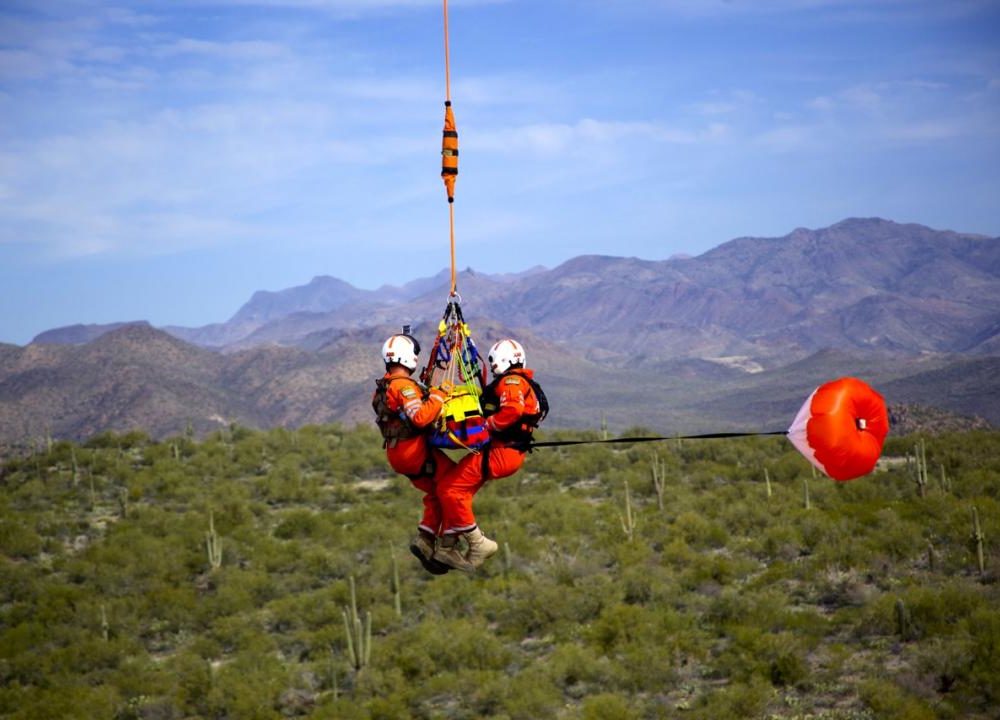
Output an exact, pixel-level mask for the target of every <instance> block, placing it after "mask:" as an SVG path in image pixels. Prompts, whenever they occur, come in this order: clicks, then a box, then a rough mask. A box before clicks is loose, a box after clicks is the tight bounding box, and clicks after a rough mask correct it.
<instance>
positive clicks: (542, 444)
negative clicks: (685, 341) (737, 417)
mask: <svg viewBox="0 0 1000 720" xmlns="http://www.w3.org/2000/svg"><path fill="white" fill-rule="evenodd" d="M787 434H788V431H787V430H773V431H771V432H749V433H741V432H726V433H705V434H703V435H672V436H670V437H666V436H656V437H648V436H647V437H625V438H610V439H608V440H550V441H549V442H532V443H531V444H530V445H529V446H528V447H529V448H530V449H532V450H533V449H534V448H539V447H560V446H563V445H602V444H604V443H638V442H658V441H661V440H717V439H720V438H738V437H761V436H769V435H787Z"/></svg>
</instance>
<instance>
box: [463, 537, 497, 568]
mask: <svg viewBox="0 0 1000 720" xmlns="http://www.w3.org/2000/svg"><path fill="white" fill-rule="evenodd" d="M465 539H466V541H468V543H469V551H468V552H467V553H465V559H466V560H468V561H469V562H470V563H471V564H472V567H475V568H478V567H480V566H481V565H482V564H483V563H484V562H486V561H487V560H488V559H489V558H491V557H493V555H495V554H496V551H497V548H499V545H497V544H496V543H495V542H493V541H492V540H490V539H489V538H488V537H486V536H485V535H483V531H482V530H480V529H479V528H478V527H477V528H475V529H473V530H470V531H469V532H467V533H465Z"/></svg>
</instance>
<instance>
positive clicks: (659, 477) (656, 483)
mask: <svg viewBox="0 0 1000 720" xmlns="http://www.w3.org/2000/svg"><path fill="white" fill-rule="evenodd" d="M666 476H667V467H666V463H664V462H663V461H662V460H661V459H660V456H659V454H657V453H653V489H654V490H655V491H656V507H657V508H658V509H659V510H660V512H663V488H664V485H665V483H666Z"/></svg>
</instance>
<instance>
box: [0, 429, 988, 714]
mask: <svg viewBox="0 0 1000 720" xmlns="http://www.w3.org/2000/svg"><path fill="white" fill-rule="evenodd" d="M636 432H641V431H639V430H637V429H634V428H633V429H630V430H628V431H627V432H626V433H625V435H628V436H632V435H635V434H636ZM554 437H556V436H554V435H553V434H549V435H548V436H547V437H546V439H553V438H554ZM563 437H581V434H580V433H576V434H573V435H570V434H566V435H563ZM593 437H595V438H596V437H597V434H596V433H595V434H594V435H593ZM476 509H477V514H478V515H479V518H480V521H481V523H482V525H483V528H484V530H485V531H486V532H487V533H488V534H489V535H490V536H492V537H495V538H496V539H497V540H498V541H499V542H500V543H501V552H500V553H498V555H497V556H495V557H494V558H493V559H492V560H490V562H489V563H488V564H487V566H486V567H485V568H484V569H483V570H482V571H481V572H480V573H479V574H477V575H475V576H471V577H470V576H466V575H461V574H458V573H454V572H452V573H449V574H448V575H446V576H441V577H432V576H430V575H427V574H426V573H424V572H423V570H422V569H421V568H420V566H419V565H418V564H417V563H416V561H415V560H414V559H413V558H412V557H411V556H410V555H409V553H408V552H407V550H406V545H407V541H408V538H409V536H410V534H411V533H412V531H413V530H414V525H415V522H416V520H417V518H418V513H419V495H418V493H416V491H414V490H412V489H411V488H410V487H409V485H408V483H407V482H406V480H405V479H403V478H400V477H397V476H394V475H393V474H391V472H390V471H389V470H388V467H387V465H386V463H385V460H384V457H383V453H382V450H381V443H380V440H379V438H378V437H377V435H376V433H375V431H374V429H369V428H366V427H359V428H345V427H341V426H337V425H329V426H309V427H305V428H302V429H300V430H296V431H287V430H281V429H275V430H270V431H267V432H259V431H251V430H247V429H244V428H240V427H232V428H229V429H228V430H226V431H223V432H218V433H215V434H213V435H211V436H209V437H207V438H205V439H203V440H195V439H194V438H192V437H189V436H177V437H171V438H166V439H164V440H161V441H153V440H151V439H150V438H149V437H147V436H146V435H145V434H143V433H141V432H132V433H127V434H104V435H99V436H97V437H94V438H92V439H91V440H90V441H88V442H86V443H82V444H72V443H69V442H58V441H57V442H52V443H50V444H45V445H43V446H41V447H39V448H38V449H37V450H36V451H35V452H32V453H30V454H26V455H23V456H21V457H17V458H11V459H8V460H6V461H5V463H4V465H3V466H2V469H0V716H3V717H9V718H18V719H20V720H28V719H38V720H49V719H51V718H86V719H88V720H89V719H91V718H115V719H117V720H126V719H133V718H135V719H137V718H144V719H148V720H173V719H178V720H179V719H180V718H218V719H222V718H233V719H236V718H239V719H241V720H242V719H244V718H246V719H254V718H256V719H260V720H265V719H270V718H275V719H277V718H297V717H301V718H331V717H336V718H373V719H374V718H409V717H413V718H428V719H429V718H454V719H459V718H468V719H470V720H471V719H473V718H506V719H509V720H536V719H538V718H550V717H551V718H585V719H591V718H592V719H595V720H596V719H598V718H600V719H601V720H614V719H615V718H692V719H705V720H708V719H710V718H729V717H745V718H829V719H833V718H843V719H844V720H847V719H848V718H850V719H862V718H899V719H903V718H907V719H918V720H919V719H920V718H928V719H930V718H992V717H995V716H996V713H997V708H998V707H1000V584H997V582H996V580H997V577H998V573H1000V561H998V552H997V549H998V539H1000V433H998V432H995V431H979V432H964V433H952V434H945V435H941V436H905V437H890V439H889V441H888V443H887V446H886V453H885V460H884V462H883V464H882V466H881V467H880V469H879V471H877V472H876V473H874V474H872V475H870V476H868V477H865V478H862V479H859V480H856V481H854V482H851V483H846V484H836V483H833V482H831V481H829V480H827V479H825V478H823V477H816V475H815V474H814V473H813V472H812V471H811V469H810V466H809V465H808V464H807V463H806V462H805V461H804V460H803V459H802V458H801V457H800V456H799V455H798V454H797V453H796V452H795V451H794V450H793V449H792V448H791V446H790V444H789V443H787V442H786V441H784V440H783V439H781V438H751V439H741V440H726V441H715V440H713V441H697V442H695V441H683V442H661V443H647V444H634V445H628V444H622V445H586V446H578V447H571V448H559V449H539V450H537V451H535V452H534V453H533V454H532V455H531V456H530V457H529V459H528V461H527V463H526V465H525V469H524V470H523V471H522V472H521V473H519V474H518V475H517V476H515V477H513V478H508V479H505V480H501V481H497V482H495V483H491V484H490V485H488V486H487V487H486V488H485V489H484V490H483V491H481V492H480V494H479V496H478V498H477V504H476Z"/></svg>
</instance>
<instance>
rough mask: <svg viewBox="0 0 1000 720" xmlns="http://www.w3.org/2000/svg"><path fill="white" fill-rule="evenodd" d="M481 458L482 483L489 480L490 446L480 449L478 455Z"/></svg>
mask: <svg viewBox="0 0 1000 720" xmlns="http://www.w3.org/2000/svg"><path fill="white" fill-rule="evenodd" d="M480 454H481V455H482V456H483V459H482V463H483V465H482V469H483V482H486V481H487V480H489V479H490V446H489V445H487V446H486V447H484V448H483V449H482V452H481V453H480Z"/></svg>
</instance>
